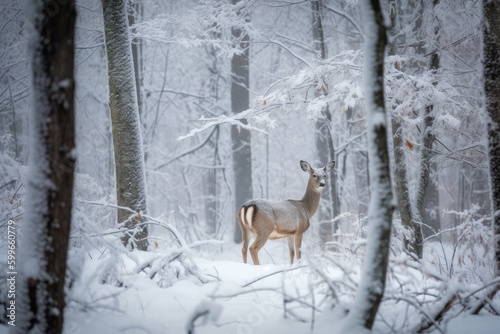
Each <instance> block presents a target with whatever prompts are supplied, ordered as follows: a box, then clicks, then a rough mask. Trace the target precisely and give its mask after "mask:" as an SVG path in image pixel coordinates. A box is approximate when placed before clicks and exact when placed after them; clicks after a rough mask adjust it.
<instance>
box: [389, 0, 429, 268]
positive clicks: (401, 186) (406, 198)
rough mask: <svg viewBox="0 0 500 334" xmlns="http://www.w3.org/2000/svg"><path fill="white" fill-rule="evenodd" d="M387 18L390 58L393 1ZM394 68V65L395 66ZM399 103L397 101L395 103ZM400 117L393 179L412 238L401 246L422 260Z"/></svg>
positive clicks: (395, 119)
mask: <svg viewBox="0 0 500 334" xmlns="http://www.w3.org/2000/svg"><path fill="white" fill-rule="evenodd" d="M389 18H390V20H391V35H392V36H393V38H394V39H393V41H392V43H390V45H389V48H388V49H389V52H388V54H389V55H390V56H394V55H396V54H397V50H398V48H397V40H396V39H395V37H394V36H397V35H398V30H397V29H398V24H397V22H398V8H397V2H396V1H395V0H391V1H389ZM395 66H396V65H395ZM397 103H399V101H398V102H397ZM400 121H401V117H399V115H394V114H393V115H391V125H392V139H393V146H394V177H395V182H396V187H395V188H396V198H397V200H398V210H399V214H400V217H401V225H403V227H404V228H405V230H407V231H408V232H410V233H411V235H412V237H410V238H408V237H407V236H406V235H404V236H403V245H404V247H405V249H408V250H410V251H412V252H414V253H415V255H417V256H418V258H422V230H421V225H420V222H417V221H416V220H415V219H414V213H413V209H412V206H411V200H410V190H409V188H408V173H407V171H408V169H407V166H406V156H405V149H404V146H405V143H404V140H403V128H402V126H401V123H400Z"/></svg>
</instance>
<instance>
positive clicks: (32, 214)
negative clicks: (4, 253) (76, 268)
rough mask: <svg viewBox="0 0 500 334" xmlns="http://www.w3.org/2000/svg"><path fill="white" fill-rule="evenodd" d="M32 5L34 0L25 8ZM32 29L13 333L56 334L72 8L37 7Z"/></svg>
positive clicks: (68, 150) (70, 158)
mask: <svg viewBox="0 0 500 334" xmlns="http://www.w3.org/2000/svg"><path fill="white" fill-rule="evenodd" d="M33 2H34V3H35V1H33ZM35 6H36V7H37V10H36V13H35V17H34V20H35V22H34V25H35V42H34V49H33V54H32V70H33V97H34V98H33V101H34V105H33V109H32V123H33V127H32V129H33V131H32V138H31V140H32V141H31V159H30V160H31V161H30V168H31V173H30V176H29V178H28V204H27V212H26V214H25V221H24V228H23V240H22V241H23V244H22V246H23V247H22V251H21V253H22V255H24V257H23V261H24V263H27V262H28V261H32V262H33V265H32V266H30V268H29V269H28V271H27V272H23V271H21V270H20V276H21V280H20V284H19V290H18V298H17V300H16V303H17V307H18V311H17V316H18V322H17V324H16V327H15V329H14V332H16V333H61V332H62V329H63V322H64V308H65V293H64V292H65V276H66V262H67V254H68V244H69V234H70V229H71V210H72V195H73V173H74V168H75V156H74V151H73V150H74V147H75V144H74V140H75V131H74V123H75V118H74V92H75V83H74V41H75V38H74V34H75V19H76V11H75V4H74V1H65V2H64V4H58V8H57V9H58V10H57V12H55V13H54V15H49V16H45V15H44V13H48V12H51V13H53V12H54V9H53V1H49V0H44V1H42V2H41V3H40V4H39V3H38V2H37V4H36V5H35Z"/></svg>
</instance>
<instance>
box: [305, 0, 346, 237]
mask: <svg viewBox="0 0 500 334" xmlns="http://www.w3.org/2000/svg"><path fill="white" fill-rule="evenodd" d="M322 6H323V1H322V0H311V11H312V31H313V43H314V50H315V51H316V53H317V56H318V58H320V59H321V60H325V59H326V43H325V37H324V29H323V20H322V15H321V8H322ZM316 85H317V87H316V90H315V95H316V97H318V96H326V95H327V94H328V88H327V87H326V83H325V82H321V83H316ZM331 121H332V115H331V112H330V109H329V107H328V105H327V106H326V108H325V109H324V110H323V111H322V115H320V117H318V120H317V121H316V125H315V126H316V154H317V156H318V160H319V163H320V164H325V163H327V162H328V161H333V160H335V147H334V146H333V138H332V133H331V129H330V126H331ZM335 181H336V178H335V176H333V175H332V177H330V178H328V180H327V182H328V185H327V187H328V193H327V194H326V196H325V200H326V201H328V202H329V206H328V208H327V209H326V210H321V208H320V210H318V218H319V220H320V221H321V223H320V224H321V225H320V230H321V234H320V236H321V241H322V244H325V243H326V242H328V241H332V234H333V233H334V232H335V231H336V229H337V228H336V226H335V227H334V226H332V223H331V222H330V221H331V220H332V219H333V218H335V217H337V216H338V215H339V205H338V196H337V184H336V182H335Z"/></svg>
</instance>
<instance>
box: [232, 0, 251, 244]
mask: <svg viewBox="0 0 500 334" xmlns="http://www.w3.org/2000/svg"><path fill="white" fill-rule="evenodd" d="M239 2H240V0H232V3H233V5H236V4H238V3H239ZM231 34H232V36H233V39H234V41H235V43H236V44H237V45H238V46H239V49H241V53H239V54H235V55H234V56H233V58H232V59H231V75H232V81H231V109H232V111H233V113H235V114H236V113H239V112H241V111H243V110H247V109H248V108H249V106H250V91H249V90H248V88H249V86H250V62H249V55H250V43H249V42H250V37H249V36H248V34H247V33H246V32H245V31H244V30H243V29H242V28H240V27H233V28H232V29H231ZM242 123H246V120H242ZM231 140H232V150H233V170H234V202H235V203H234V204H235V207H234V213H235V214H234V217H236V212H238V209H239V208H240V206H241V205H242V204H243V203H244V202H245V201H247V200H249V199H251V198H252V197H253V195H252V194H253V191H252V145H251V136H250V131H248V130H247V129H243V128H240V127H238V126H235V125H233V126H232V127H231ZM235 221H236V219H235ZM234 231H235V233H234V241H235V242H237V243H239V242H241V241H242V238H241V233H240V229H239V227H238V226H237V225H235V230H234Z"/></svg>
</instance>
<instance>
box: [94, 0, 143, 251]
mask: <svg viewBox="0 0 500 334" xmlns="http://www.w3.org/2000/svg"><path fill="white" fill-rule="evenodd" d="M102 6H103V14H104V32H105V37H106V53H107V58H108V80H109V102H110V110H111V122H112V125H113V146H114V150H115V170H116V193H117V195H116V197H117V202H118V205H119V206H122V207H127V208H130V209H132V210H134V211H136V212H145V211H146V209H147V203H146V175H145V167H144V153H143V149H142V136H141V127H140V121H139V110H138V103H137V90H136V85H135V76H134V65H133V61H132V50H131V42H130V33H129V27H128V21H127V8H126V7H127V2H126V0H103V3H102ZM142 222H143V218H142V217H141V216H135V217H131V216H130V213H128V212H127V211H125V210H118V223H119V224H121V223H124V226H125V227H127V228H130V229H132V228H133V227H134V226H137V224H140V223H142ZM131 236H133V239H134V240H133V242H132V243H130V245H129V241H130V237H131ZM147 236H148V229H147V226H145V225H143V226H139V227H138V228H137V229H134V231H133V232H129V231H127V232H126V234H125V235H124V236H123V237H122V241H123V243H124V245H125V246H130V247H132V248H134V247H137V249H139V250H144V251H145V250H147V248H148V240H147Z"/></svg>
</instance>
